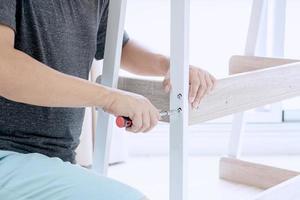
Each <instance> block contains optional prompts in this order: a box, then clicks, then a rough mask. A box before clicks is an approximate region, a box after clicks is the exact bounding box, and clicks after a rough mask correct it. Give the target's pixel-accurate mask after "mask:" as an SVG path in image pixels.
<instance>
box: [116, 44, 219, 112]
mask: <svg viewBox="0 0 300 200" xmlns="http://www.w3.org/2000/svg"><path fill="white" fill-rule="evenodd" d="M122 68H123V69H125V70H127V71H129V72H132V73H134V74H137V75H145V76H164V77H165V80H164V82H163V86H164V88H165V90H166V92H169V91H170V89H171V83H170V76H169V68H170V60H169V58H168V57H166V56H163V55H160V54H156V53H152V52H150V51H149V50H147V49H146V48H143V47H142V46H140V45H139V44H138V43H136V42H135V41H133V40H129V42H128V43H127V44H126V45H125V46H124V48H123V53H122ZM189 84H190V88H189V102H190V103H191V105H192V107H193V108H196V107H198V106H199V103H200V101H201V99H202V98H203V97H204V96H205V95H206V94H207V93H209V92H210V91H211V90H212V89H213V88H214V87H215V84H216V79H215V78H214V77H213V76H212V75H211V74H210V73H208V72H207V71H205V70H203V69H200V68H198V67H194V66H190V72H189Z"/></svg>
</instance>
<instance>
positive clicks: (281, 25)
mask: <svg viewBox="0 0 300 200" xmlns="http://www.w3.org/2000/svg"><path fill="white" fill-rule="evenodd" d="M272 20H273V23H272V25H273V26H272V35H273V37H272V52H271V54H272V55H271V56H274V57H283V56H284V45H285V22H286V0H274V4H273V17H272Z"/></svg>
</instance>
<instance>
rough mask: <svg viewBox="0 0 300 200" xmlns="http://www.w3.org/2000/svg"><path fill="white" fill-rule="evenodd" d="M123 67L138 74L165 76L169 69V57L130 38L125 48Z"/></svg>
mask: <svg viewBox="0 0 300 200" xmlns="http://www.w3.org/2000/svg"><path fill="white" fill-rule="evenodd" d="M122 68H123V69H125V70H126V71H129V72H131V73H134V74H137V75H143V76H165V75H166V74H167V72H168V70H169V59H168V58H167V57H165V56H162V55H159V54H155V53H152V52H150V51H148V50H147V49H145V48H143V47H141V46H140V45H138V44H137V43H136V42H134V41H132V40H130V41H129V42H128V43H127V44H126V45H125V46H124V48H123V53H122Z"/></svg>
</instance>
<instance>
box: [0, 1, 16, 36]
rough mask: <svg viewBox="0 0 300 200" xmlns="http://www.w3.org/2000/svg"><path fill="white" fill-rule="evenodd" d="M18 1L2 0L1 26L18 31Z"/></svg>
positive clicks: (0, 8) (0, 6)
mask: <svg viewBox="0 0 300 200" xmlns="http://www.w3.org/2000/svg"><path fill="white" fill-rule="evenodd" d="M16 1H17V0H0V24H2V25H6V26H8V27H10V28H12V29H13V30H14V31H16Z"/></svg>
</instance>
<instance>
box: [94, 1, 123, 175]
mask: <svg viewBox="0 0 300 200" xmlns="http://www.w3.org/2000/svg"><path fill="white" fill-rule="evenodd" d="M126 3H127V1H126V0H112V1H110V3H109V16H108V25H107V33H106V42H105V43H106V44H105V53H104V62H103V75H102V79H101V84H103V85H105V86H108V87H117V82H118V76H119V68H120V63H121V52H122V43H123V34H124V22H125V13H126ZM113 127H114V122H113V117H112V116H110V115H109V114H107V113H105V112H104V111H102V110H101V109H99V110H98V119H97V128H96V134H95V143H94V155H93V170H94V171H96V172H98V173H100V174H102V175H106V174H107V167H108V156H109V149H110V144H111V137H112V131H113Z"/></svg>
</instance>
